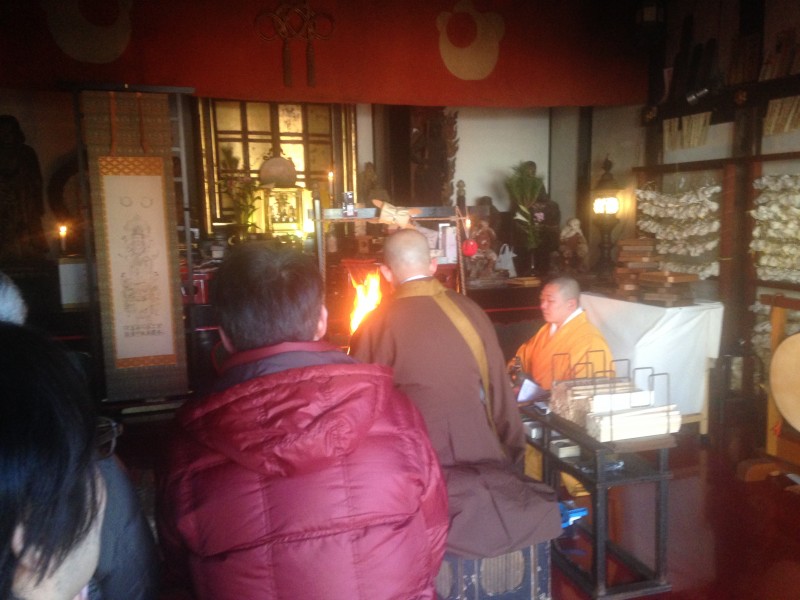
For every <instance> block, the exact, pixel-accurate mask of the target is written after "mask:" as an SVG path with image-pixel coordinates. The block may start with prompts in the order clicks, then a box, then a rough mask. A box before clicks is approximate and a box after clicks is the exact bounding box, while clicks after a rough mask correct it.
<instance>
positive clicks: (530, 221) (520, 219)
mask: <svg viewBox="0 0 800 600" xmlns="http://www.w3.org/2000/svg"><path fill="white" fill-rule="evenodd" d="M514 222H515V223H517V226H518V227H520V228H521V229H522V230H523V231H524V232H525V246H526V247H527V248H528V250H534V249H536V248H538V247H539V242H540V241H541V238H542V223H543V222H544V213H543V212H534V211H533V210H532V209H531V207H528V206H525V205H524V204H520V205H518V206H517V212H516V213H515V214H514Z"/></svg>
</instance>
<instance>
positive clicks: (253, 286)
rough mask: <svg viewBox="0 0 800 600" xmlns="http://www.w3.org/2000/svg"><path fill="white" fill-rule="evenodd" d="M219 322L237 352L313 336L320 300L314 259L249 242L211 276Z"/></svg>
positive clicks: (320, 280)
mask: <svg viewBox="0 0 800 600" xmlns="http://www.w3.org/2000/svg"><path fill="white" fill-rule="evenodd" d="M213 294H214V304H215V306H216V310H217V314H218V317H219V323H220V326H221V327H222V329H223V330H224V331H225V333H226V334H227V336H228V338H229V339H230V341H231V343H232V344H233V346H234V347H235V349H236V350H237V351H241V350H250V349H252V348H259V347H261V346H271V345H274V344H278V343H281V342H305V341H310V340H313V339H314V335H315V334H316V332H317V324H318V323H319V316H320V310H321V309H322V304H323V284H322V277H321V276H320V274H319V270H318V268H317V265H316V263H315V261H314V259H313V258H312V257H310V256H307V255H304V254H302V253H300V252H298V251H296V250H290V249H283V248H275V247H271V246H269V245H268V244H265V243H259V242H248V243H245V244H241V245H239V246H236V247H235V248H234V249H233V251H232V252H231V253H230V255H229V256H228V257H227V258H226V259H225V261H224V262H223V263H222V265H220V268H219V270H218V272H217V274H216V276H215V277H214V290H213Z"/></svg>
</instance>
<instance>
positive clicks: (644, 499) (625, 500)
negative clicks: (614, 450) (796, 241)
mask: <svg viewBox="0 0 800 600" xmlns="http://www.w3.org/2000/svg"><path fill="white" fill-rule="evenodd" d="M723 406H724V411H723V413H722V417H724V418H722V417H721V416H720V412H719V411H718V410H715V411H714V415H713V417H712V423H711V428H710V431H709V435H708V436H707V437H706V438H702V439H701V437H700V436H699V435H698V433H697V429H696V425H695V426H687V427H686V428H684V429H683V430H682V431H681V433H680V434H679V435H678V446H677V448H675V449H674V450H672V451H671V453H670V469H671V472H672V475H673V479H672V480H671V481H670V484H669V532H668V548H669V550H668V562H669V567H668V568H669V572H668V579H669V582H670V583H671V585H672V591H671V592H669V593H663V594H657V595H652V596H649V597H650V598H655V599H660V598H662V599H669V600H694V599H719V600H732V599H754V600H781V599H784V598H785V599H787V600H788V599H792V600H797V599H800V494H798V493H797V490H796V488H795V489H793V488H792V485H793V482H792V481H791V480H790V479H789V478H788V477H787V476H786V473H787V472H791V468H790V467H786V466H785V465H784V468H783V469H782V470H781V469H779V470H777V471H776V472H775V474H774V475H771V476H768V477H767V478H766V479H764V480H762V481H759V482H750V483H747V482H745V481H743V480H742V479H740V478H739V477H737V467H740V465H742V464H743V462H742V461H746V460H752V459H754V458H757V457H759V451H758V449H759V448H761V447H763V445H764V442H763V437H764V434H763V425H762V421H761V420H760V418H759V414H761V413H762V412H763V410H762V409H760V408H759V407H756V406H754V402H753V401H745V400H737V401H730V402H727V403H725V404H724V405H723ZM717 408H718V407H717ZM126 428H127V429H126V433H125V434H124V435H123V436H122V438H120V445H119V453H120V455H121V457H122V458H123V460H124V461H125V462H127V463H128V464H130V465H131V466H132V467H133V472H134V474H135V473H139V474H140V475H141V474H142V473H145V474H146V473H147V471H148V470H149V469H150V468H151V467H152V461H153V460H157V456H158V455H159V453H160V447H161V444H162V443H163V441H164V439H165V422H164V421H163V420H160V419H156V420H154V421H148V420H142V419H139V420H138V422H137V421H134V422H130V423H127V424H126ZM618 492H619V493H616V495H615V498H614V509H613V511H612V515H611V520H612V523H611V533H612V536H613V537H614V538H615V539H616V541H618V542H620V543H621V544H622V545H623V546H624V547H626V549H633V550H635V551H636V552H639V553H642V555H643V556H652V543H653V540H652V538H653V534H652V531H653V524H652V523H653V521H652V519H653V499H652V494H653V489H652V488H651V487H649V486H648V485H647V484H643V485H641V486H633V487H631V488H620V489H619V490H618ZM648 552H649V553H650V554H648ZM618 575H619V574H618V572H617V571H616V570H615V566H614V565H612V566H611V567H610V571H609V577H610V578H614V577H617V576H618ZM552 582H553V599H554V600H573V599H575V600H582V599H584V598H587V596H585V595H583V594H581V593H579V592H578V590H577V589H576V588H575V587H574V586H573V585H572V584H571V583H570V582H569V581H568V580H566V578H565V577H564V576H563V575H562V574H561V573H560V572H559V571H558V570H557V569H556V568H553V574H552Z"/></svg>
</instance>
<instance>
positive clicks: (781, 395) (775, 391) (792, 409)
mask: <svg viewBox="0 0 800 600" xmlns="http://www.w3.org/2000/svg"><path fill="white" fill-rule="evenodd" d="M769 387H770V390H771V391H772V397H773V398H775V404H776V405H777V407H778V410H779V411H780V413H781V415H783V418H784V419H786V420H787V421H788V422H789V424H790V425H791V426H792V427H794V428H795V429H797V430H800V333H796V334H794V335H791V336H789V337H787V338H786V339H785V340H783V341H782V342H781V343H780V344H779V345H778V347H777V349H776V350H775V353H774V354H773V356H772V362H771V363H770V367H769Z"/></svg>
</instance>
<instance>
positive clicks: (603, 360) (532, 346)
mask: <svg viewBox="0 0 800 600" xmlns="http://www.w3.org/2000/svg"><path fill="white" fill-rule="evenodd" d="M517 356H519V357H520V359H521V360H522V368H523V369H524V370H525V372H526V373H527V374H528V375H529V376H530V377H531V378H533V380H534V381H535V382H536V383H537V384H539V385H540V386H541V387H543V388H544V389H547V390H549V389H551V387H552V385H553V380H556V381H562V380H564V379H577V378H581V377H593V376H597V375H598V374H600V373H601V372H602V371H606V370H610V369H611V361H612V360H613V357H612V356H611V350H610V349H609V348H608V344H607V343H606V340H605V338H603V334H602V333H600V330H599V329H597V327H595V326H594V325H592V324H591V323H590V322H589V319H588V318H587V317H586V313H585V312H581V313H580V314H578V315H577V316H576V317H574V318H573V319H572V320H570V321H568V322H567V323H566V324H565V325H562V326H561V327H560V328H559V329H557V330H556V332H555V334H553V335H552V336H551V335H550V323H545V324H544V325H543V326H542V327H541V328H540V329H539V331H537V332H536V335H534V336H533V337H532V338H531V339H530V340H528V341H527V342H525V343H524V344H522V346H520V347H519V350H517ZM586 363H589V364H586ZM589 365H591V367H590V366H589Z"/></svg>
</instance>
